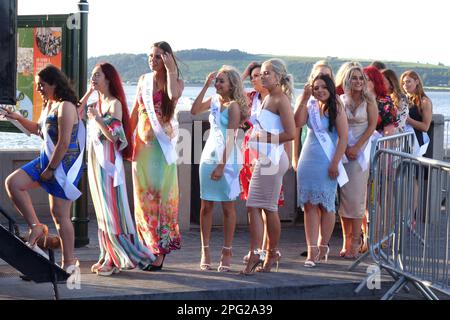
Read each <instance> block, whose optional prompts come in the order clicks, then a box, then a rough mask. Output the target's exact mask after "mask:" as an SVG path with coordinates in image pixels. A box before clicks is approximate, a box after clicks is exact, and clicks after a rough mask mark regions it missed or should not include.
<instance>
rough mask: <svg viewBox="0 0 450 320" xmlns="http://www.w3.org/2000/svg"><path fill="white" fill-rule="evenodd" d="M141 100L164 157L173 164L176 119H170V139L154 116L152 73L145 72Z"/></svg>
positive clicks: (175, 142) (175, 154) (176, 129)
mask: <svg viewBox="0 0 450 320" xmlns="http://www.w3.org/2000/svg"><path fill="white" fill-rule="evenodd" d="M142 100H143V101H144V105H145V109H146V110H147V115H148V119H149V120H150V124H151V125H152V128H153V132H154V133H155V136H156V138H157V139H158V142H159V145H160V146H161V149H162V151H163V153H164V157H165V158H166V161H167V163H168V164H173V163H175V162H176V161H177V158H178V154H177V151H176V148H175V147H176V145H177V141H178V121H177V120H176V119H175V116H174V117H173V118H172V119H171V120H170V124H171V125H172V129H173V132H174V133H175V134H174V137H173V138H172V139H171V138H170V137H169V136H168V135H167V134H166V133H165V132H164V130H163V128H162V127H161V124H160V123H159V120H158V117H157V116H156V112H155V106H154V105H153V73H147V74H146V75H145V76H144V79H143V88H142Z"/></svg>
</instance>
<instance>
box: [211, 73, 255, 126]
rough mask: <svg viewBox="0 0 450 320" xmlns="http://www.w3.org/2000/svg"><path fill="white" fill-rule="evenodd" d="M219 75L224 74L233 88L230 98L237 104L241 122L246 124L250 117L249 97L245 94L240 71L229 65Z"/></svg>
mask: <svg viewBox="0 0 450 320" xmlns="http://www.w3.org/2000/svg"><path fill="white" fill-rule="evenodd" d="M217 73H223V74H225V75H226V76H227V78H228V81H229V82H230V86H231V95H230V98H231V99H232V100H234V101H236V102H237V104H238V105H239V110H240V113H241V119H240V122H241V123H242V122H244V121H245V119H247V117H248V113H247V111H248V103H247V95H246V94H245V89H244V84H243V82H242V80H241V75H240V74H239V71H238V70H237V69H236V68H234V67H232V66H228V65H223V66H222V67H221V68H220V69H219V71H218V72H217Z"/></svg>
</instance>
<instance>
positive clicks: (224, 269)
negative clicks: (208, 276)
mask: <svg viewBox="0 0 450 320" xmlns="http://www.w3.org/2000/svg"><path fill="white" fill-rule="evenodd" d="M224 250H227V251H228V252H229V253H230V254H229V255H225V254H224ZM224 256H229V257H230V265H228V266H227V265H224V264H222V261H223V257H224ZM232 256H233V253H232V252H231V247H222V257H221V258H220V263H219V266H218V267H217V271H219V272H230V270H231V257H232Z"/></svg>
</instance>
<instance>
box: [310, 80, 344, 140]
mask: <svg viewBox="0 0 450 320" xmlns="http://www.w3.org/2000/svg"><path fill="white" fill-rule="evenodd" d="M317 80H323V81H324V82H325V85H326V86H327V90H328V92H329V93H330V97H329V98H328V101H327V102H326V104H325V110H324V112H325V111H328V119H329V121H328V131H330V132H332V131H333V128H334V127H335V126H336V117H337V108H338V103H337V101H336V86H335V85H334V81H333V80H332V79H331V78H330V76H328V75H326V74H321V73H319V74H318V75H317V76H316V77H315V78H314V80H313V82H312V84H313V88H314V82H316V81H317Z"/></svg>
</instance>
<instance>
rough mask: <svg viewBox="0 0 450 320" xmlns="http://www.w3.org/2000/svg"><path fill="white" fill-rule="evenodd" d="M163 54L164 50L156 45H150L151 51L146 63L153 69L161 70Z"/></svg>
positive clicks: (162, 67)
mask: <svg viewBox="0 0 450 320" xmlns="http://www.w3.org/2000/svg"><path fill="white" fill-rule="evenodd" d="M163 54H164V50H162V49H161V48H158V47H152V51H150V54H149V55H148V65H149V66H150V69H152V70H153V71H161V70H163V69H164V62H163V60H162V57H161V55H163Z"/></svg>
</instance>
